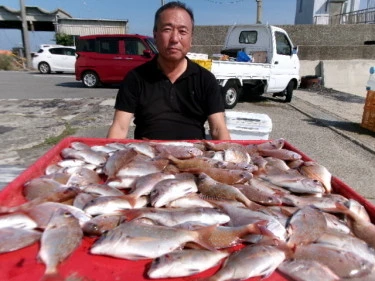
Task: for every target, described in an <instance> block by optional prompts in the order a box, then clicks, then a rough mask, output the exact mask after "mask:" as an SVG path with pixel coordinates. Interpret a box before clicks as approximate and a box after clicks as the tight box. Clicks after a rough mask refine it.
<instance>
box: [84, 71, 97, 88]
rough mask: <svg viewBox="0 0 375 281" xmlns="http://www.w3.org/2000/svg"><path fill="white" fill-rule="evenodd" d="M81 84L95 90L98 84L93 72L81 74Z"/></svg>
mask: <svg viewBox="0 0 375 281" xmlns="http://www.w3.org/2000/svg"><path fill="white" fill-rule="evenodd" d="M82 82H83V84H84V85H85V86H86V87H88V88H95V87H97V86H98V85H99V83H100V81H99V77H98V75H97V74H96V73H95V72H93V71H86V72H85V73H83V75H82Z"/></svg>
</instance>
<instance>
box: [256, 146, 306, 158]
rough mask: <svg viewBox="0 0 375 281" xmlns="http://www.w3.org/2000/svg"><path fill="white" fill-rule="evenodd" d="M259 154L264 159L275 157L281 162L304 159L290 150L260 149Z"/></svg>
mask: <svg viewBox="0 0 375 281" xmlns="http://www.w3.org/2000/svg"><path fill="white" fill-rule="evenodd" d="M258 153H259V155H260V156H263V157H275V158H279V159H281V160H287V161H294V160H299V159H302V155H301V154H299V153H297V152H295V151H292V150H289V149H283V148H280V149H263V148H261V149H259V148H258Z"/></svg>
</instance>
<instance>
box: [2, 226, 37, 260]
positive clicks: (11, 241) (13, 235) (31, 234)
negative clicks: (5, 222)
mask: <svg viewBox="0 0 375 281" xmlns="http://www.w3.org/2000/svg"><path fill="white" fill-rule="evenodd" d="M41 236H42V233H41V232H40V231H37V230H34V229H25V228H14V227H3V228H0V254H2V253H8V252H12V251H16V250H19V249H22V248H24V247H27V246H29V245H32V244H34V243H35V242H37V241H39V239H40V237H41Z"/></svg>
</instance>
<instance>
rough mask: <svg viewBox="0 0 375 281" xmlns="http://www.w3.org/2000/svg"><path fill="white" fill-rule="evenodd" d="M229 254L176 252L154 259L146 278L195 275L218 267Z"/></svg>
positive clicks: (196, 251)
mask: <svg viewBox="0 0 375 281" xmlns="http://www.w3.org/2000/svg"><path fill="white" fill-rule="evenodd" d="M229 254H230V252H229V251H208V250H197V249H186V250H176V251H173V252H170V253H167V254H165V255H162V256H160V257H158V258H156V259H154V260H153V261H152V263H151V265H150V268H149V269H148V271H147V276H148V277H149V278H152V279H156V278H175V277H186V276H191V275H195V274H198V273H201V272H203V271H205V270H207V269H209V268H212V267H214V266H216V265H218V264H219V263H220V261H221V260H223V259H224V258H226V257H228V256H229Z"/></svg>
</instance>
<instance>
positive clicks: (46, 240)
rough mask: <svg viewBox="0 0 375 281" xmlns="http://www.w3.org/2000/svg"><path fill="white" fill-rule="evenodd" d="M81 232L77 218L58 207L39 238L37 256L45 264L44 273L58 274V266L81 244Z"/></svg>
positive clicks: (47, 274) (48, 274)
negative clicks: (39, 244)
mask: <svg viewBox="0 0 375 281" xmlns="http://www.w3.org/2000/svg"><path fill="white" fill-rule="evenodd" d="M82 237H83V232H82V229H81V226H80V225H79V222H78V220H77V219H76V218H75V217H74V216H73V215H72V214H71V213H69V212H67V211H65V210H63V209H59V210H57V211H56V212H55V213H54V214H53V216H52V217H51V220H50V221H49V222H48V225H47V227H46V229H45V230H44V232H43V235H42V238H41V246H40V250H39V257H40V258H41V260H42V261H43V263H44V264H45V265H46V270H45V275H46V276H53V275H57V274H58V266H59V264H60V263H61V262H62V261H64V260H65V259H66V258H67V257H68V256H70V255H71V254H72V253H73V251H74V250H75V249H76V248H77V247H78V246H79V245H80V244H81V241H82Z"/></svg>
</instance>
